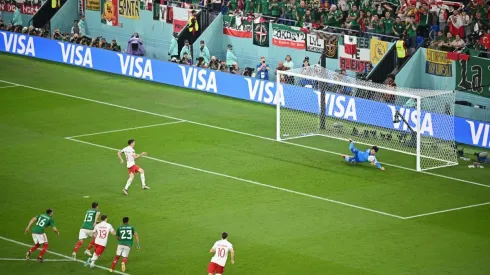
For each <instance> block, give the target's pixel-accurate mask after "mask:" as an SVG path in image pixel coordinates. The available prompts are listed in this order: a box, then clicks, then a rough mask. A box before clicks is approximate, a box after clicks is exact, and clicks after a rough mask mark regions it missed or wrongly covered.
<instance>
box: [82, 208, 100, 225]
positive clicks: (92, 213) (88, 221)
mask: <svg viewBox="0 0 490 275" xmlns="http://www.w3.org/2000/svg"><path fill="white" fill-rule="evenodd" d="M97 213H99V210H97V209H95V208H91V209H89V210H87V213H85V218H84V219H83V224H82V229H88V230H94V225H95V218H96V217H97Z"/></svg>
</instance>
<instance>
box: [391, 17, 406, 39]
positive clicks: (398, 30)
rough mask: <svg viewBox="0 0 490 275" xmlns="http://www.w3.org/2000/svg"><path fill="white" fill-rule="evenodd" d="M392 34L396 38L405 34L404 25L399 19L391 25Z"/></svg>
mask: <svg viewBox="0 0 490 275" xmlns="http://www.w3.org/2000/svg"><path fill="white" fill-rule="evenodd" d="M393 34H395V35H396V36H398V37H399V36H400V35H403V34H405V24H404V23H403V22H402V19H401V18H400V17H397V18H396V20H395V24H393Z"/></svg>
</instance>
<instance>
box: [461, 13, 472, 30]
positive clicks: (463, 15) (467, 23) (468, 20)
mask: <svg viewBox="0 0 490 275" xmlns="http://www.w3.org/2000/svg"><path fill="white" fill-rule="evenodd" d="M461 20H462V22H463V29H464V31H463V33H464V37H467V36H468V35H470V34H471V18H470V16H469V15H468V14H467V13H466V11H464V10H462V11H461Z"/></svg>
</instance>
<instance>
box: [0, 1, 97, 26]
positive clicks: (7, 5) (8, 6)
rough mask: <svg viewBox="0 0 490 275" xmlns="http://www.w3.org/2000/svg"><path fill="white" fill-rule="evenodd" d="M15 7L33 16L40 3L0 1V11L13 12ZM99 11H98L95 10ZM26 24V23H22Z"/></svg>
mask: <svg viewBox="0 0 490 275" xmlns="http://www.w3.org/2000/svg"><path fill="white" fill-rule="evenodd" d="M15 5H19V9H20V13H22V14H29V15H34V14H35V13H36V12H37V11H38V10H39V9H40V8H41V1H37V0H24V1H18V0H17V1H16V0H0V11H4V12H14V11H15ZM96 10H99V9H96ZM24 23H27V22H24Z"/></svg>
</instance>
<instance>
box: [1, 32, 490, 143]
mask: <svg viewBox="0 0 490 275" xmlns="http://www.w3.org/2000/svg"><path fill="white" fill-rule="evenodd" d="M0 52H7V53H12V54H18V55H24V56H29V57H35V58H40V59H44V60H49V61H55V62H59V63H64V64H69V65H73V66H80V67H85V68H89V69H93V70H99V71H104V72H108V73H113V74H118V75H125V76H129V77H134V78H139V79H145V80H148V81H153V82H158V83H163V84H168V85H173V86H177V87H184V88H190V89H194V90H199V91H203V92H209V93H214V94H217V95H222V96H228V97H233V98H238V99H242V100H248V101H254V102H260V103H264V104H269V105H274V104H276V102H277V100H281V105H283V106H285V107H287V108H291V109H296V110H300V111H305V112H310V113H318V112H319V109H320V101H319V93H318V92H315V91H313V90H312V89H308V88H299V89H298V87H297V86H295V87H294V91H293V90H292V89H291V88H290V87H288V86H287V85H285V86H284V87H283V89H276V83H275V82H270V81H263V80H259V79H255V78H247V77H243V76H239V75H232V74H228V73H221V72H217V71H212V70H207V69H201V68H196V67H190V66H184V65H178V64H175V63H170V62H163V61H159V60H152V59H147V58H144V57H136V56H130V55H126V54H123V53H117V52H112V51H107V50H102V49H97V48H90V47H85V46H81V45H76V44H71V43H66V42H61V41H56V40H51V39H45V38H39V37H31V36H27V35H22V34H16V33H9V32H0ZM279 92H282V93H283V96H279V94H278V93H279ZM299 94H300V95H301V96H298V95H299ZM326 104H327V106H326V110H327V115H328V116H334V117H341V118H343V119H347V120H351V121H357V122H360V123H365V124H370V125H375V126H380V127H384V128H388V129H395V130H405V131H406V130H407V129H406V126H404V125H402V124H400V123H394V122H393V115H394V113H395V111H400V112H401V113H402V114H404V116H405V117H406V118H407V119H408V120H409V123H410V124H411V126H412V127H414V128H415V121H416V120H417V114H416V111H415V110H413V109H409V108H403V107H400V106H395V105H390V104H385V103H380V102H375V101H371V100H367V99H361V98H354V97H349V96H345V95H341V94H334V93H327V95H326ZM373 110H376V114H375V115H373ZM452 120H453V118H452V117H449V116H446V115H443V114H438V113H422V117H421V121H422V123H421V124H422V125H421V131H422V134H423V135H428V136H433V137H436V138H440V139H449V138H450V137H449V136H448V133H447V132H446V131H445V128H447V127H448V126H450V125H452V124H453V123H454V128H455V135H456V141H457V142H459V143H464V144H469V145H475V146H479V147H485V148H490V141H489V132H490V124H488V123H484V122H480V121H473V120H468V119H464V118H459V117H455V118H454V122H453V121H452Z"/></svg>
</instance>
